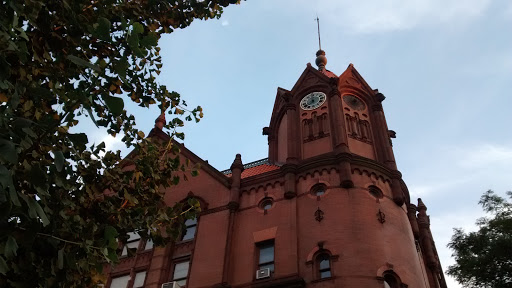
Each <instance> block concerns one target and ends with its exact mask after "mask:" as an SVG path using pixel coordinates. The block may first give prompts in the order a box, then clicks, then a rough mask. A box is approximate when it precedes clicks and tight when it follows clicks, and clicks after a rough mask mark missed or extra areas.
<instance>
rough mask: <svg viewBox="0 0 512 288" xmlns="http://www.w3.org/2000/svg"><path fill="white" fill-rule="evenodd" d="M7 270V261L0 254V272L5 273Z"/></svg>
mask: <svg viewBox="0 0 512 288" xmlns="http://www.w3.org/2000/svg"><path fill="white" fill-rule="evenodd" d="M8 270H9V267H8V266H7V263H6V262H5V260H4V257H2V256H0V274H4V275H6V274H7V271H8Z"/></svg>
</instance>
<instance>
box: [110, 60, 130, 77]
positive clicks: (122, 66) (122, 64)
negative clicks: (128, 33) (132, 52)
mask: <svg viewBox="0 0 512 288" xmlns="http://www.w3.org/2000/svg"><path fill="white" fill-rule="evenodd" d="M128 67H130V64H129V63H128V60H126V58H124V57H123V58H121V59H120V60H119V61H118V62H116V63H115V65H114V70H115V71H116V73H117V74H118V75H119V76H121V77H123V78H125V77H126V70H127V69H128Z"/></svg>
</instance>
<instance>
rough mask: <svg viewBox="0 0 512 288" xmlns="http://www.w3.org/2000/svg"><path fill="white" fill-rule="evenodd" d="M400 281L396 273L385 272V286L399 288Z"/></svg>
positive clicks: (385, 287)
mask: <svg viewBox="0 0 512 288" xmlns="http://www.w3.org/2000/svg"><path fill="white" fill-rule="evenodd" d="M399 287H400V281H399V280H398V279H397V277H396V276H395V275H394V273H386V274H384V288H399Z"/></svg>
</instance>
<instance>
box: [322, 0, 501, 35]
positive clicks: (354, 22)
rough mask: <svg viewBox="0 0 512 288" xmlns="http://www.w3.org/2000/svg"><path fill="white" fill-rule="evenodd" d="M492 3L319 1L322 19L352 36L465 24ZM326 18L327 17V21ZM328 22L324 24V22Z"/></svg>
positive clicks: (458, 0) (464, 0) (455, 0)
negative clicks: (429, 26) (354, 34)
mask: <svg viewBox="0 0 512 288" xmlns="http://www.w3.org/2000/svg"><path fill="white" fill-rule="evenodd" d="M490 3H491V1H490V0H387V1H375V0H359V1H339V0H332V1H318V10H319V15H320V18H322V15H325V17H326V18H327V20H328V22H330V24H331V25H341V26H342V27H344V28H346V29H347V30H348V31H349V32H352V33H378V32H386V31H394V30H408V29H412V28H415V27H417V26H423V25H436V24H437V25H446V24H447V23H450V26H453V25H454V24H455V23H464V22H467V21H471V20H473V19H475V18H476V17H478V16H480V15H481V14H482V12H484V11H485V10H486V8H487V7H488V6H489V5H490ZM324 19H325V18H324ZM324 23H325V22H324Z"/></svg>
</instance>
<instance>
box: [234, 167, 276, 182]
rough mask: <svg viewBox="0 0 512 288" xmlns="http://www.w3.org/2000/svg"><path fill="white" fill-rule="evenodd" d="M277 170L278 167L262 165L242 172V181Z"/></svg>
mask: <svg viewBox="0 0 512 288" xmlns="http://www.w3.org/2000/svg"><path fill="white" fill-rule="evenodd" d="M277 169H279V166H276V165H270V164H263V165H260V166H255V167H251V168H248V169H245V170H244V171H242V179H243V178H247V177H251V176H254V175H258V174H262V173H265V172H269V171H273V170H277Z"/></svg>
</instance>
